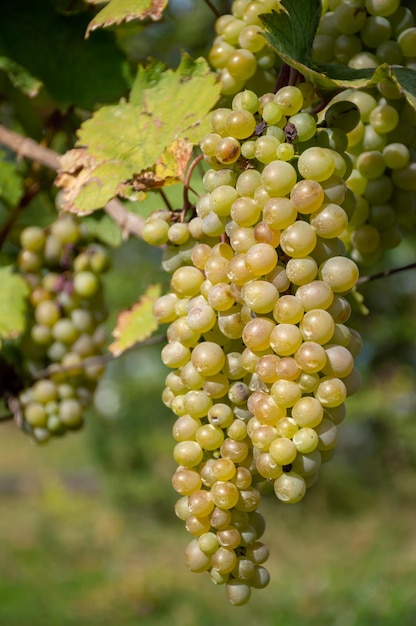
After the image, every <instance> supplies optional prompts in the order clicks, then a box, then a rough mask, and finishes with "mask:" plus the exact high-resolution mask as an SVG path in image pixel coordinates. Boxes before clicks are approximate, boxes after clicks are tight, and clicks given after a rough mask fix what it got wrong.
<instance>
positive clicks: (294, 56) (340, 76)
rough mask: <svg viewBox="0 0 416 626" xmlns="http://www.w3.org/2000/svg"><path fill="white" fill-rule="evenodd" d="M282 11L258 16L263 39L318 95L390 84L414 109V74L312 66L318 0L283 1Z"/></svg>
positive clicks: (385, 67)
mask: <svg viewBox="0 0 416 626" xmlns="http://www.w3.org/2000/svg"><path fill="white" fill-rule="evenodd" d="M281 4H282V10H281V11H279V12H276V11H272V12H271V13H266V14H264V15H261V16H260V19H261V21H262V22H263V24H264V26H265V36H266V39H267V40H268V42H269V43H270V44H271V46H272V47H273V48H274V50H275V51H276V52H277V54H278V55H279V56H280V57H281V59H282V60H283V61H284V62H285V63H287V65H290V66H291V67H293V68H295V69H296V70H298V71H299V72H300V73H301V74H302V75H303V76H304V77H305V79H306V80H308V81H309V82H310V83H312V85H314V87H315V89H316V90H317V92H318V93H320V94H321V95H323V96H325V97H327V98H329V97H331V94H333V93H334V92H338V91H339V90H340V89H348V88H355V89H363V88H366V87H372V86H373V85H376V84H377V83H383V82H388V81H392V82H393V83H394V84H396V85H397V86H398V87H399V88H400V89H401V90H402V91H403V93H404V95H405V97H406V98H407V100H408V101H409V102H410V104H411V105H412V106H413V107H416V72H415V70H411V69H407V68H401V67H397V68H396V67H391V66H390V65H387V64H386V63H383V64H382V65H379V66H378V67H377V68H376V69H362V70H356V69H353V68H351V67H348V66H346V65H342V64H339V63H337V64H335V63H321V64H315V65H314V64H313V63H312V59H311V52H312V43H313V39H314V37H315V33H316V29H317V27H318V24H319V18H320V15H321V10H322V7H321V2H320V0H296V1H291V0H282V3H281Z"/></svg>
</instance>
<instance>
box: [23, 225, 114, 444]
mask: <svg viewBox="0 0 416 626" xmlns="http://www.w3.org/2000/svg"><path fill="white" fill-rule="evenodd" d="M20 243H21V250H20V253H19V256H18V261H17V264H18V268H19V270H20V272H21V274H22V276H23V277H24V278H25V280H26V282H27V284H28V285H29V288H30V296H29V308H30V312H29V316H30V321H29V329H30V330H29V332H28V334H27V335H25V336H24V337H23V340H22V342H21V347H20V349H21V353H22V354H21V357H22V363H23V365H22V367H23V368H24V380H25V384H24V385H23V389H22V390H21V392H20V394H19V397H18V399H19V402H20V406H21V413H22V420H23V429H24V431H25V432H27V433H28V434H30V435H31V436H32V437H33V439H34V440H35V441H37V442H39V443H43V442H45V441H47V440H48V439H49V438H50V437H51V436H52V435H55V436H59V435H62V434H63V433H65V432H66V431H67V430H76V429H79V428H80V427H81V426H82V423H83V412H84V409H85V407H87V406H88V405H89V404H90V403H91V399H92V393H93V391H94V389H95V387H96V384H97V381H98V379H99V378H100V376H101V375H102V374H103V371H104V364H103V359H102V349H103V346H104V344H105V342H106V333H105V331H104V328H103V326H102V325H101V324H102V322H103V321H104V319H105V317H106V310H105V304H104V300H103V292H102V284H101V279H100V275H101V274H102V273H103V272H105V271H106V270H107V269H108V267H109V256H108V252H107V250H106V248H105V247H104V246H102V245H100V244H98V243H96V242H93V241H92V240H91V239H90V238H89V237H88V235H86V234H85V233H84V232H83V229H82V227H81V226H80V224H79V222H78V220H77V219H76V218H75V217H73V216H70V215H63V216H60V217H59V218H58V219H57V220H56V221H55V222H53V223H52V224H51V225H50V226H49V227H48V228H47V229H43V228H40V227H38V226H28V227H26V228H24V229H23V230H22V232H21V235H20Z"/></svg>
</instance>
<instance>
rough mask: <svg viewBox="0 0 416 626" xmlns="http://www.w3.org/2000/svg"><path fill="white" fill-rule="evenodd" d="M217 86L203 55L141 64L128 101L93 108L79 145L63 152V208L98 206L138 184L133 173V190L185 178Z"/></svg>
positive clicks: (60, 180)
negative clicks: (173, 63) (174, 63)
mask: <svg viewBox="0 0 416 626" xmlns="http://www.w3.org/2000/svg"><path fill="white" fill-rule="evenodd" d="M219 93H220V85H219V83H218V81H217V78H216V75H215V74H214V73H213V72H211V71H210V69H209V67H208V64H207V63H206V61H205V60H203V59H198V60H196V61H193V60H192V59H190V58H189V57H187V56H184V58H183V60H182V62H181V63H180V65H179V67H178V68H177V69H176V70H170V69H166V68H165V69H164V71H162V69H161V65H160V63H159V62H154V63H151V64H150V65H149V67H148V68H146V69H144V68H140V70H139V72H138V75H137V78H136V80H135V84H134V86H133V89H132V93H131V96H130V100H129V102H126V101H124V100H122V101H120V102H119V103H118V104H117V105H113V106H105V107H102V108H101V109H99V110H98V111H97V112H96V113H95V114H94V115H93V116H92V117H91V118H90V119H89V120H87V121H86V122H84V124H83V125H82V126H81V128H80V129H79V131H78V135H79V142H78V145H79V146H82V147H80V148H76V149H75V150H72V151H70V153H68V154H67V155H64V157H63V159H62V169H61V173H60V175H59V176H58V179H57V184H58V186H60V187H63V188H64V189H65V190H66V191H65V195H64V205H65V208H66V209H68V210H71V211H74V212H81V213H87V212H92V211H94V210H96V209H99V208H102V207H103V206H104V204H105V203H106V202H108V200H110V199H111V198H112V197H114V196H115V195H117V194H119V195H121V196H123V195H128V192H129V190H130V189H131V188H132V187H133V189H136V188H135V187H134V184H133V185H131V184H130V182H132V181H133V183H134V180H136V181H137V189H136V191H145V190H146V189H152V188H154V187H160V186H162V185H167V184H172V183H175V182H180V181H183V177H184V173H185V169H186V165H187V163H188V160H189V157H190V155H191V151H192V146H193V145H194V144H196V143H198V142H199V141H200V139H201V138H202V137H203V136H204V134H205V133H206V132H207V130H208V117H207V114H208V112H209V111H210V110H211V109H212V108H213V106H214V105H215V103H216V102H217V100H218V98H219ZM129 181H130V182H129ZM124 192H125V193H124Z"/></svg>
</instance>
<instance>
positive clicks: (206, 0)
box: [204, 0, 221, 17]
mask: <svg viewBox="0 0 416 626" xmlns="http://www.w3.org/2000/svg"><path fill="white" fill-rule="evenodd" d="M204 1H205V4H206V5H207V7H209V8H210V9H211V11H212V12H213V14H214V15H215V17H220V15H221V13H220V12H219V11H218V9H217V7H216V6H214V5H213V4H212V2H211V1H210V0H204Z"/></svg>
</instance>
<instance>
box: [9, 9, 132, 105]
mask: <svg viewBox="0 0 416 626" xmlns="http://www.w3.org/2000/svg"><path fill="white" fill-rule="evenodd" d="M88 21H89V16H88V15H87V14H86V13H79V14H76V15H67V14H65V15H64V14H59V13H57V12H56V11H55V9H54V7H53V6H52V3H51V2H49V0H38V1H37V2H33V0H15V1H14V2H3V3H2V7H1V19H0V42H1V52H0V54H1V56H2V57H3V56H4V57H7V58H10V59H13V61H14V62H15V63H16V64H18V65H19V66H20V67H21V68H24V69H25V70H26V71H27V72H28V74H29V75H31V76H35V77H36V79H37V80H39V81H41V82H42V83H43V85H44V87H45V89H46V90H47V92H48V94H49V95H50V96H51V97H52V98H54V99H55V100H56V101H57V102H58V103H59V104H60V105H62V106H64V107H67V106H74V105H75V106H81V107H83V108H85V109H88V110H91V109H93V108H94V107H95V106H96V105H97V102H114V100H116V99H118V98H120V96H121V95H123V94H124V93H125V91H126V89H127V82H126V79H125V77H124V74H123V71H124V70H123V65H124V63H125V57H124V55H123V54H122V52H121V50H120V49H119V48H118V47H117V45H116V43H115V41H114V37H113V35H112V33H109V32H97V33H96V34H95V35H94V37H91V39H89V40H87V41H86V40H85V39H84V35H85V30H86V27H87V24H88ZM28 42H30V45H28Z"/></svg>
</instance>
